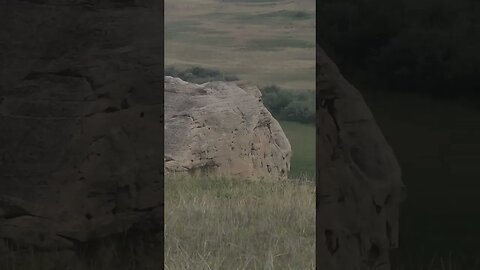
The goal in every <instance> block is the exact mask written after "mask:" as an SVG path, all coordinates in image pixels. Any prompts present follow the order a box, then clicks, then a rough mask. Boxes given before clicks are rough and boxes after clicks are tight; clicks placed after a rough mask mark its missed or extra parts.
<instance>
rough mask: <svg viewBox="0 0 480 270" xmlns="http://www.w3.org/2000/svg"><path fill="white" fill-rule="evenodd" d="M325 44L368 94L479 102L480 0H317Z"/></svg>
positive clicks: (336, 60) (347, 73) (319, 25)
mask: <svg viewBox="0 0 480 270" xmlns="http://www.w3.org/2000/svg"><path fill="white" fill-rule="evenodd" d="M317 7H318V9H319V14H317V29H318V30H317V31H318V32H317V33H318V34H317V35H318V39H319V42H320V45H321V46H322V47H323V48H324V49H325V50H326V51H327V52H328V53H329V54H330V56H331V57H332V58H333V60H334V61H335V62H336V63H337V64H338V65H339V66H340V67H341V68H342V70H343V72H344V73H345V75H347V77H349V79H351V80H353V81H354V82H355V83H358V84H361V85H362V86H364V87H365V86H367V87H368V88H369V89H382V90H383V89H385V90H398V91H414V92H423V93H426V94H429V95H432V96H435V97H448V98H451V97H468V96H480V80H478V79H477V77H478V76H479V74H480V73H479V71H480V49H479V48H480V1H475V0H396V1H385V0H322V1H317Z"/></svg>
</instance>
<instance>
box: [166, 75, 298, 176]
mask: <svg viewBox="0 0 480 270" xmlns="http://www.w3.org/2000/svg"><path fill="white" fill-rule="evenodd" d="M290 156H291V147H290V143H289V142H288V139H287V137H286V136H285V134H284V133H283V130H282V128H281V127H280V125H279V124H278V122H277V121H276V120H275V119H274V118H273V117H272V115H271V114H270V112H269V111H268V110H267V109H266V108H265V107H264V105H263V103H262V99H261V93H260V90H259V89H258V88H256V87H253V86H248V85H247V84H245V83H243V84H242V83H234V82H211V83H205V84H201V85H198V84H193V83H188V82H185V81H182V80H181V79H179V78H172V77H168V76H167V77H165V168H166V170H167V171H171V172H181V171H186V172H191V173H192V172H193V173H194V172H203V173H214V174H216V175H228V176H236V177H242V178H271V179H280V178H286V177H287V173H288V170H289V169H290Z"/></svg>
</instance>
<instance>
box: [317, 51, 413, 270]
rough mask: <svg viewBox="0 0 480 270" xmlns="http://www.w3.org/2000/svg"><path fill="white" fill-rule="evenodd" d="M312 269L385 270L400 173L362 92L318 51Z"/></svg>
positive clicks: (393, 241)
mask: <svg viewBox="0 0 480 270" xmlns="http://www.w3.org/2000/svg"><path fill="white" fill-rule="evenodd" d="M317 72H318V77H317V91H318V93H317V97H318V99H317V108H318V110H317V173H318V185H317V188H318V190H317V196H318V197H317V209H318V211H317V237H318V238H317V252H318V255H319V260H317V264H318V265H317V269H322V270H373V269H378V270H389V269H390V268H391V263H390V258H389V252H390V251H391V250H392V249H394V248H397V247H398V232H399V229H398V225H399V222H398V218H399V206H400V203H401V201H402V200H403V198H404V195H405V187H404V185H403V184H402V180H401V170H400V167H399V165H398V162H397V160H396V158H395V156H394V154H393V151H392V149H391V148H390V146H389V145H388V143H387V141H386V140H385V138H384V136H383V135H382V133H381V131H380V129H379V127H378V126H377V124H376V123H375V120H374V118H373V116H372V113H371V112H370V110H369V109H368V107H367V105H366V104H365V101H364V100H363V98H362V96H361V94H360V93H359V92H358V90H357V89H355V88H354V87H353V86H352V85H350V84H349V83H348V82H347V81H346V80H345V79H344V78H343V77H342V75H341V74H340V73H339V71H338V68H337V67H336V65H335V64H334V63H332V61H331V60H330V59H329V58H328V57H327V56H326V55H325V53H324V52H323V51H322V49H320V48H317Z"/></svg>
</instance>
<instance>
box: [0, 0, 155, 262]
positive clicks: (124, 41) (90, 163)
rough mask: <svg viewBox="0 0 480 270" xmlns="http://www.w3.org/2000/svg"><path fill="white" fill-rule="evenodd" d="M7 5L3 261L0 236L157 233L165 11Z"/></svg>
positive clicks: (25, 243)
mask: <svg viewBox="0 0 480 270" xmlns="http://www.w3.org/2000/svg"><path fill="white" fill-rule="evenodd" d="M11 2H12V3H10V2H9V3H8V4H7V3H5V10H3V9H2V14H3V13H4V12H6V10H7V11H10V12H11V13H10V14H5V15H8V16H6V17H2V19H4V20H6V21H8V23H6V24H2V27H4V28H3V29H5V30H8V31H5V32H4V31H2V33H10V34H11V38H8V37H9V36H6V35H5V36H4V35H2V36H0V43H1V44H5V48H6V51H7V52H6V53H5V57H4V58H2V59H5V60H8V61H5V62H2V63H3V64H5V66H4V69H2V71H1V72H0V75H1V76H2V82H4V83H2V84H1V85H2V87H1V88H0V259H2V258H3V256H2V255H3V253H4V252H7V251H8V250H6V249H5V248H4V247H2V243H3V240H8V241H9V242H11V243H14V245H15V246H19V247H21V248H23V247H34V248H37V249H40V250H58V249H60V250H61V249H70V248H76V247H78V246H81V245H83V244H85V243H88V242H91V241H96V240H99V239H104V238H107V237H110V236H112V235H116V234H122V233H125V232H127V231H132V230H134V229H135V230H136V229H138V230H145V231H146V230H147V228H148V230H150V229H151V231H152V232H153V231H156V232H159V231H161V230H162V229H163V224H161V223H162V222H161V221H162V211H163V206H162V204H163V197H162V195H163V166H162V160H163V142H162V140H161V139H160V138H162V137H163V93H162V91H161V89H162V83H163V81H162V80H161V78H162V76H163V73H162V67H163V56H162V54H161V52H162V51H163V47H162V40H161V37H162V33H161V32H162V31H163V29H162V28H161V25H162V24H161V18H162V17H161V10H154V9H152V8H128V7H125V8H122V7H118V6H117V5H115V7H112V8H108V7H106V8H104V9H99V10H97V11H88V10H85V9H84V8H83V7H79V6H77V5H72V6H70V5H58V6H56V5H54V4H52V3H53V2H54V1H44V2H42V3H30V2H28V1H11ZM13 2H15V3H13ZM32 2H33V1H32ZM69 2H72V1H69ZM18 7H22V8H25V9H22V8H20V9H16V8H18ZM53 7H55V8H53ZM18 10H25V11H24V12H21V11H18ZM36 12H38V14H37V15H36ZM39 14H40V15H39ZM29 16H31V20H34V21H35V22H36V21H37V20H38V21H42V22H45V24H38V27H36V28H35V29H34V28H32V27H31V26H28V19H29ZM31 24H32V25H33V24H35V25H37V24H36V23H31ZM50 26H55V28H53V29H49V27H50ZM32 29H34V30H35V31H36V32H35V31H33V30H32ZM147 30H148V31H147ZM43 34H48V35H45V36H42V35H43ZM157 37H158V38H157ZM37 41H38V44H37V43H34V42H37ZM58 41H60V42H58ZM15 44H18V45H15ZM35 46H37V47H35ZM24 54H25V55H26V56H25V55H24ZM10 67H12V69H10ZM4 78H5V80H3V79H4ZM0 265H4V262H3V261H0Z"/></svg>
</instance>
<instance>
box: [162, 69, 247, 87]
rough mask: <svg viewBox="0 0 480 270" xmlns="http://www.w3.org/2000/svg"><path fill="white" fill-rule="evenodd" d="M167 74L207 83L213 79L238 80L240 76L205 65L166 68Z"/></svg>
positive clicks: (194, 81)
mask: <svg viewBox="0 0 480 270" xmlns="http://www.w3.org/2000/svg"><path fill="white" fill-rule="evenodd" d="M164 73H165V75H166V76H172V77H178V78H180V79H182V80H184V81H187V82H192V83H206V82H211V81H237V80H238V77H237V76H235V75H231V74H225V73H222V72H220V71H218V70H216V69H210V68H204V67H198V66H194V67H189V68H186V69H177V68H176V67H174V66H169V67H166V68H165V72H164Z"/></svg>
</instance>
